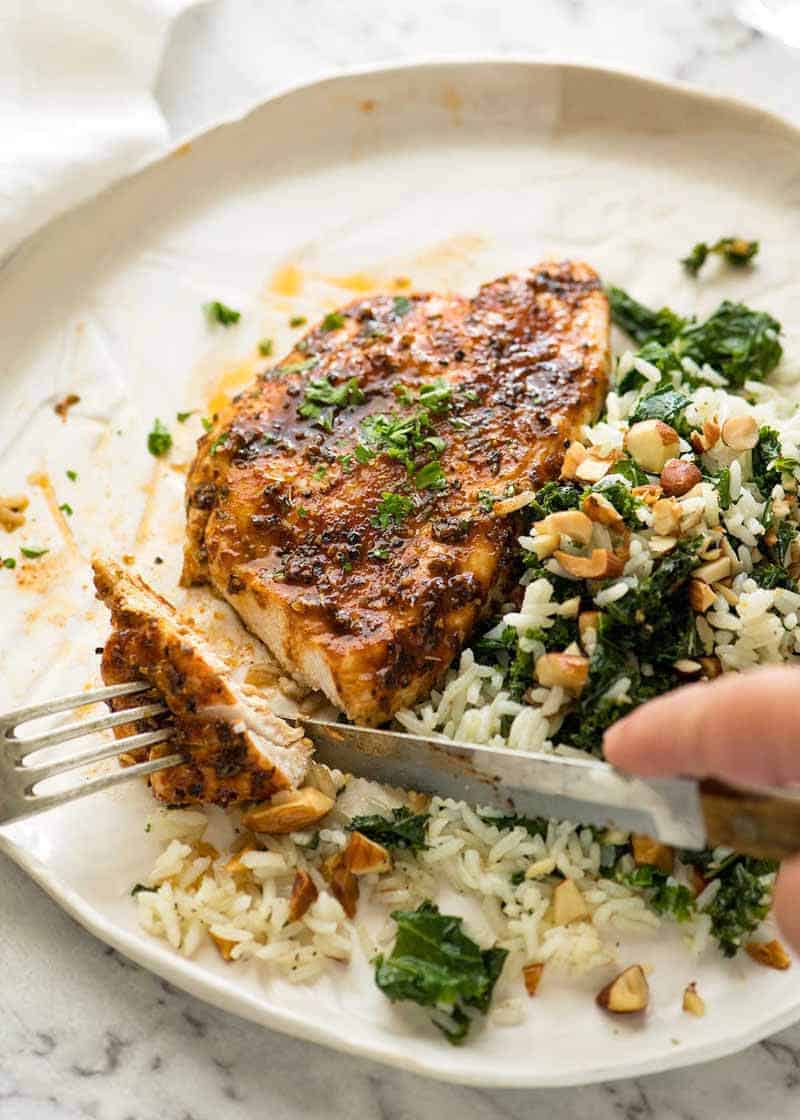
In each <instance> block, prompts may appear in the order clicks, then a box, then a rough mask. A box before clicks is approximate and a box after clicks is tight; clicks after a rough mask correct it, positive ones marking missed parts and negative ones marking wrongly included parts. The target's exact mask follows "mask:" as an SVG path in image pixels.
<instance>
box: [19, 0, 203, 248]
mask: <svg viewBox="0 0 800 1120" xmlns="http://www.w3.org/2000/svg"><path fill="white" fill-rule="evenodd" d="M195 2H196V0H0V261H1V260H2V258H3V257H4V256H5V255H6V254H7V253H8V252H9V251H10V250H11V249H12V248H13V247H14V245H16V244H17V243H18V242H19V241H20V240H22V238H24V237H27V236H28V235H29V234H30V233H32V232H33V231H34V230H36V229H38V228H39V226H41V225H43V224H44V223H45V222H47V221H49V220H50V218H53V217H55V215H56V214H59V213H61V212H62V211H64V210H67V209H69V207H71V206H75V205H76V204H77V203H78V202H81V201H82V200H83V199H85V198H88V197H89V196H90V195H92V194H95V193H96V192H97V191H99V190H102V189H103V188H104V187H106V186H108V184H109V183H111V182H113V181H114V180H115V179H117V178H119V177H120V176H121V175H123V174H125V173H126V172H128V171H131V170H133V169H134V168H135V167H138V166H140V165H141V164H143V163H145V162H146V161H147V160H148V159H150V158H152V157H153V156H155V155H156V154H157V153H158V151H159V150H160V149H162V148H163V147H164V146H165V145H166V144H167V142H168V141H169V131H168V129H167V124H166V122H165V120H164V118H163V116H162V114H161V112H160V111H159V108H158V105H157V103H156V101H155V99H154V97H153V93H152V89H153V86H154V83H155V81H156V78H157V75H158V69H159V66H160V63H161V57H162V54H163V51H164V48H165V45H166V42H167V38H168V35H169V30H170V27H171V25H172V23H173V21H174V20H175V19H176V17H177V16H178V15H179V14H180V12H182V11H183V10H184V9H185V8H187V7H190V6H191V5H192V4H193V3H195Z"/></svg>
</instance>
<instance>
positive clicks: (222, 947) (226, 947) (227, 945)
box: [209, 930, 238, 961]
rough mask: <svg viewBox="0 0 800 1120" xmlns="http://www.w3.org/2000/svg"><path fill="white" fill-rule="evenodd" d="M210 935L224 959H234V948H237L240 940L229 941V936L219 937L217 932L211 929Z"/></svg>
mask: <svg viewBox="0 0 800 1120" xmlns="http://www.w3.org/2000/svg"><path fill="white" fill-rule="evenodd" d="M209 937H210V938H211V940H212V941H213V942H214V944H215V945H216V947H217V950H218V952H219V955H220V956H221V957H222V959H223V960H224V961H230V960H233V957H232V956H231V954H232V953H233V950H234V949H235V948H236V945H237V944H238V942H236V941H229V940H228V939H227V937H217V935H216V933H211V931H210V930H209Z"/></svg>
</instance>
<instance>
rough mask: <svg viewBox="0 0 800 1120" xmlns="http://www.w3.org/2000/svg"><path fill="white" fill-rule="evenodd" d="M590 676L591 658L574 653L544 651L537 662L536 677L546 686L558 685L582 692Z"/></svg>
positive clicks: (571, 690)
mask: <svg viewBox="0 0 800 1120" xmlns="http://www.w3.org/2000/svg"><path fill="white" fill-rule="evenodd" d="M588 676H589V658H588V657H581V656H580V655H579V654H574V653H543V654H542V656H541V657H540V658H539V660H538V661H537V662H536V679H537V680H538V681H539V684H542V685H544V686H545V687H546V688H552V687H553V686H554V685H557V686H558V687H559V688H566V689H568V690H569V691H570V692H580V691H581V689H582V688H583V686H584V685H585V684H586V680H587V678H588Z"/></svg>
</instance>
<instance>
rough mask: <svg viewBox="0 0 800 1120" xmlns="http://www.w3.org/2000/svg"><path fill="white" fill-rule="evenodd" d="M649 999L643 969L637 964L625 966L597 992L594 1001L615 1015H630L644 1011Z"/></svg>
mask: <svg viewBox="0 0 800 1120" xmlns="http://www.w3.org/2000/svg"><path fill="white" fill-rule="evenodd" d="M649 999H650V986H649V984H648V983H647V977H646V976H645V974H644V969H643V968H642V966H641V965H639V964H633V965H631V966H630V968H626V969H625V971H624V972H621V973H620V974H619V976H617V977H615V978H614V979H613V980H612V981H611V983H610V984H606V986H605V988H603V989H602V990H601V991H599V992H598V993H597V996H596V1002H597V1004H598V1006H599V1007H602V1008H604V1009H605V1010H606V1011H613V1012H614V1014H616V1015H630V1014H632V1013H633V1012H635V1011H644V1009H645V1008H646V1007H647V1004H648V1002H649Z"/></svg>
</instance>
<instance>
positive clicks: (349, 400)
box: [297, 377, 364, 432]
mask: <svg viewBox="0 0 800 1120" xmlns="http://www.w3.org/2000/svg"><path fill="white" fill-rule="evenodd" d="M363 400H364V393H363V392H362V390H361V388H360V387H359V384H358V379H357V378H355V377H351V378H350V379H349V381H344V382H342V384H341V385H332V384H331V382H330V381H329V379H328V378H327V377H321V378H318V379H317V380H316V381H311V382H310V383H309V385H308V387H307V389H306V391H305V393H304V395H303V401H302V404H301V405H300V407H299V408H298V410H297V411H298V413H299V415H300V416H305V417H306V418H307V419H308V420H313V421H314V422H315V423H316V424H318V425H319V427H320V428H323V429H324V430H325V431H327V432H331V431H333V418H334V415H335V413H336V412H337V411H338V410H339V409H341V408H346V407H347V406H348V405H354V404H361V403H362V401H363Z"/></svg>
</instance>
